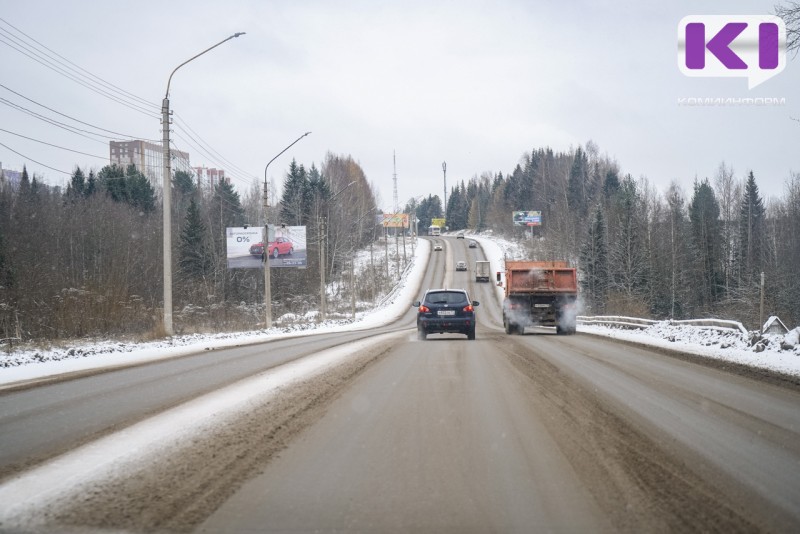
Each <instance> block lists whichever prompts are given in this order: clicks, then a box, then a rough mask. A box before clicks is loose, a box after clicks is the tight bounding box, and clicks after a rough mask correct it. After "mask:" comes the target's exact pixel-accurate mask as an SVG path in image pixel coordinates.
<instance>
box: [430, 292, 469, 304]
mask: <svg viewBox="0 0 800 534" xmlns="http://www.w3.org/2000/svg"><path fill="white" fill-rule="evenodd" d="M465 302H467V296H466V295H465V294H464V293H461V292H459V291H436V292H434V293H428V294H427V295H426V296H425V303H426V304H463V303H465Z"/></svg>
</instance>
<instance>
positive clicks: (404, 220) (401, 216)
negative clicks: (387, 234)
mask: <svg viewBox="0 0 800 534" xmlns="http://www.w3.org/2000/svg"><path fill="white" fill-rule="evenodd" d="M381 224H382V225H383V227H384V228H408V213H384V214H383V221H382V222H381Z"/></svg>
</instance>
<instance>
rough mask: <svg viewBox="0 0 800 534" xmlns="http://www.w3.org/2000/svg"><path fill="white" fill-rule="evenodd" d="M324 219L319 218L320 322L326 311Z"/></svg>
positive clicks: (323, 318)
mask: <svg viewBox="0 0 800 534" xmlns="http://www.w3.org/2000/svg"><path fill="white" fill-rule="evenodd" d="M325 232H326V230H325V218H324V217H320V218H319V317H320V321H324V320H325V312H326V311H327V310H326V309H325V308H326V307H327V306H326V302H325V301H326V299H325V269H326V268H327V267H326V266H325V235H326V234H325Z"/></svg>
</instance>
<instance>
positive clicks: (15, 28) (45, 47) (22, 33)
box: [0, 17, 160, 109]
mask: <svg viewBox="0 0 800 534" xmlns="http://www.w3.org/2000/svg"><path fill="white" fill-rule="evenodd" d="M0 22H3V23H4V24H6V25H7V26H10V27H11V28H13V29H14V30H15V31H16V32H17V33H19V34H21V35H24V36H25V37H27V38H28V39H30V40H31V41H33V42H34V43H36V44H37V45H39V46H41V47H42V48H44V49H45V50H47V51H48V52H51V53H52V54H53V55H55V56H56V57H59V58H61V59H63V60H64V61H66V62H67V63H69V64H70V65H72V66H74V67H75V68H77V69H78V70H81V71H83V72H85V73H86V74H88V75H89V76H91V77H92V78H94V79H96V80H98V81H99V82H100V83H103V84H105V85H106V86H108V87H110V88H113V89H115V90H117V91H119V92H121V93H123V94H125V95H128V96H130V97H131V98H133V99H135V100H138V101H140V102H142V103H143V104H147V105H148V106H152V107H154V108H155V109H160V106H159V105H158V104H154V103H153V102H150V101H148V100H146V99H144V98H142V97H140V96H136V95H135V94H133V93H131V92H128V91H126V90H125V89H122V88H121V87H118V86H116V85H114V84H113V83H111V82H108V81H106V80H104V79H103V78H101V77H99V76H97V75H95V74H92V73H91V72H89V71H88V70H86V69H84V68H83V67H81V66H80V65H78V64H76V63H73V62H72V61H70V60H69V59H67V58H65V57H64V56H62V55H61V54H59V53H58V52H56V51H54V50H52V49H51V48H48V47H47V46H46V45H44V44H42V43H40V42H39V41H37V40H36V39H34V38H33V37H31V36H30V35H28V34H27V33H25V32H23V31H22V30H20V29H19V28H17V27H16V26H14V25H13V24H11V23H10V22H8V21H7V20H5V19H4V18H2V17H0ZM6 33H8V32H6Z"/></svg>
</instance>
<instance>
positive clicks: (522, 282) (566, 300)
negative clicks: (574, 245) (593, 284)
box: [497, 260, 578, 334]
mask: <svg viewBox="0 0 800 534" xmlns="http://www.w3.org/2000/svg"><path fill="white" fill-rule="evenodd" d="M505 263H506V271H505V273H502V272H498V273H497V285H500V286H502V285H503V274H505V292H506V297H505V300H503V326H504V327H505V330H506V334H522V333H523V332H524V330H525V327H526V326H555V327H556V333H558V334H574V333H575V317H576V315H577V309H576V305H575V301H576V299H577V298H578V279H577V274H576V270H575V269H574V268H572V267H570V266H569V263H568V262H566V261H512V260H506V262H505Z"/></svg>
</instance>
